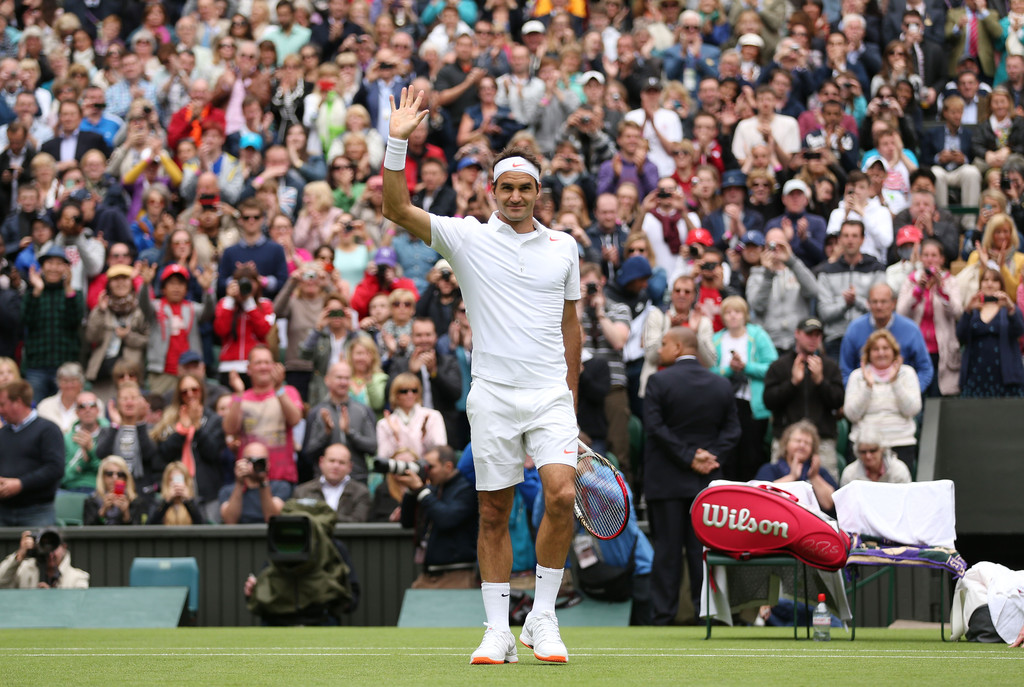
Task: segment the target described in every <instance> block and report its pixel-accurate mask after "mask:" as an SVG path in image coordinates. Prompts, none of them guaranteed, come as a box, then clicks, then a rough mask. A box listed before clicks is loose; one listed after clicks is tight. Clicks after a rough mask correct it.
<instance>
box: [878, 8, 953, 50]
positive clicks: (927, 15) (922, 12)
mask: <svg viewBox="0 0 1024 687" xmlns="http://www.w3.org/2000/svg"><path fill="white" fill-rule="evenodd" d="M908 13H914V14H916V15H917V19H916V23H917V24H918V27H917V33H918V35H920V36H923V37H924V38H925V39H926V40H927V41H929V42H930V43H933V44H935V45H936V46H938V47H940V48H941V47H943V46H944V45H945V44H946V3H945V2H943V1H942V0H891V2H890V3H889V7H888V8H887V9H886V11H885V17H884V19H882V45H888V44H889V43H890V42H891V41H899V40H905V39H906V38H910V36H911V32H909V31H907V15H908Z"/></svg>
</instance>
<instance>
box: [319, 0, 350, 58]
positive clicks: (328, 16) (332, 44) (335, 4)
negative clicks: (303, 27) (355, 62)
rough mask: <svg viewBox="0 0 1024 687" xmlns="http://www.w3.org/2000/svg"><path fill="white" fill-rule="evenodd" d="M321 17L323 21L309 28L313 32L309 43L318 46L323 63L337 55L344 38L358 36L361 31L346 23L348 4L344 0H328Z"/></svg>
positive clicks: (348, 22)
mask: <svg viewBox="0 0 1024 687" xmlns="http://www.w3.org/2000/svg"><path fill="white" fill-rule="evenodd" d="M321 16H322V17H323V21H321V22H319V23H316V24H313V25H312V26H310V28H311V29H312V30H313V34H312V36H311V37H310V42H311V43H313V44H314V45H318V46H320V54H321V55H322V56H323V58H324V61H329V60H331V59H333V58H334V56H335V55H337V54H338V50H340V49H341V44H342V43H343V42H344V41H345V39H346V38H348V37H349V36H358V35H359V34H361V33H363V30H362V29H361V28H360V27H359V25H358V24H353V23H352V22H350V21H348V2H346V1H345V0H328V3H327V12H326V13H324V14H322V15H321Z"/></svg>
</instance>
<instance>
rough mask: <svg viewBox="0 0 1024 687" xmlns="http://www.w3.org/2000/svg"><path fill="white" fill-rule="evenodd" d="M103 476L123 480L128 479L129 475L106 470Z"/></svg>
mask: <svg viewBox="0 0 1024 687" xmlns="http://www.w3.org/2000/svg"><path fill="white" fill-rule="evenodd" d="M103 476H104V477H120V478H121V479H128V475H127V473H124V472H122V471H120V470H104V471H103Z"/></svg>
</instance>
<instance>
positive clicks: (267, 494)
mask: <svg viewBox="0 0 1024 687" xmlns="http://www.w3.org/2000/svg"><path fill="white" fill-rule="evenodd" d="M269 461H270V452H269V450H268V449H267V447H266V446H265V445H264V444H262V443H260V442H258V441H254V442H252V443H250V444H249V445H248V446H246V447H245V448H244V449H243V450H242V457H241V458H239V459H238V460H237V461H236V462H235V483H234V484H232V485H225V486H224V487H222V488H221V490H220V496H219V500H220V517H221V520H222V521H223V522H224V524H225V525H248V524H259V523H263V522H267V521H268V520H270V518H271V517H272V516H274V515H277V514H278V513H280V512H281V509H282V508H284V502H285V501H286V500H287V499H288V497H289V496H291V492H292V487H291V485H290V484H288V483H287V482H284V481H280V480H273V481H271V480H270V477H269Z"/></svg>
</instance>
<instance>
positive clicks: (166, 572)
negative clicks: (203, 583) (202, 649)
mask: <svg viewBox="0 0 1024 687" xmlns="http://www.w3.org/2000/svg"><path fill="white" fill-rule="evenodd" d="M128 584H129V585H130V586H132V587H188V611H189V613H191V614H192V615H193V617H194V616H195V614H196V613H198V612H199V564H198V563H197V562H196V559H195V558H193V557H191V556H189V557H187V558H135V559H134V560H132V567H131V571H130V572H129V573H128Z"/></svg>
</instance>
